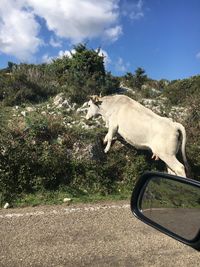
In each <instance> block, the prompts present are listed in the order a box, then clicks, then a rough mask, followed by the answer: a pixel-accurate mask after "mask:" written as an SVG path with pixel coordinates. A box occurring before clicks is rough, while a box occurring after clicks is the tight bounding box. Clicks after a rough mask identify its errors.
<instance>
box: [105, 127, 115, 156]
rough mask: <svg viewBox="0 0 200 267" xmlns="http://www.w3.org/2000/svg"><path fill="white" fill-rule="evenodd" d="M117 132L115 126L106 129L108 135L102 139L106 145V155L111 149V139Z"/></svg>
mask: <svg viewBox="0 0 200 267" xmlns="http://www.w3.org/2000/svg"><path fill="white" fill-rule="evenodd" d="M116 132H117V126H115V127H109V129H108V133H107V134H106V136H105V138H104V144H105V143H107V145H106V147H105V149H104V152H105V153H107V152H108V151H109V149H110V147H111V143H112V139H113V136H114V135H115V134H116Z"/></svg>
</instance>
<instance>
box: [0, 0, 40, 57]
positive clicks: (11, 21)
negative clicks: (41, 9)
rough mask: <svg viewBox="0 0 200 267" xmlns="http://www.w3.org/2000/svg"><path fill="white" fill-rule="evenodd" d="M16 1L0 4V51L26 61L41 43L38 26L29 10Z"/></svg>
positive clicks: (3, 1)
mask: <svg viewBox="0 0 200 267" xmlns="http://www.w3.org/2000/svg"><path fill="white" fill-rule="evenodd" d="M22 2H23V1H18V0H16V1H15V0H10V1H6V0H1V2H0V51H1V52H3V53H5V54H10V55H14V56H16V57H17V58H19V59H21V60H24V61H25V60H27V59H28V58H30V57H31V56H32V55H34V53H35V52H36V51H37V49H38V47H39V46H40V45H41V44H42V43H43V42H42V40H40V38H39V37H37V36H38V33H39V30H40V25H39V24H38V23H37V21H36V20H35V18H34V15H33V14H32V12H31V11H30V10H28V9H27V10H25V9H22V5H21V4H22Z"/></svg>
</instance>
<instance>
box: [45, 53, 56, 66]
mask: <svg viewBox="0 0 200 267" xmlns="http://www.w3.org/2000/svg"><path fill="white" fill-rule="evenodd" d="M53 59H54V57H52V56H49V55H48V54H44V55H43V57H42V62H44V63H47V64H49V63H51V62H52V60H53Z"/></svg>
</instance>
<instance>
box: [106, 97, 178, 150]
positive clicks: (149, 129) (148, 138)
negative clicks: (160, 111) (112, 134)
mask: <svg viewBox="0 0 200 267" xmlns="http://www.w3.org/2000/svg"><path fill="white" fill-rule="evenodd" d="M107 115H108V119H109V123H112V124H115V125H117V127H118V133H119V134H120V135H121V136H122V137H123V138H124V139H125V140H126V141H127V142H128V143H130V144H132V145H134V146H136V147H141V148H148V147H151V145H152V142H155V140H157V141H158V142H159V141H161V140H160V139H161V138H162V139H163V141H165V138H167V136H168V134H169V132H174V133H175V128H174V123H173V122H172V121H171V120H170V119H168V118H164V117H161V116H159V115H157V114H155V113H154V112H153V111H151V110H150V109H148V108H146V107H144V106H143V105H141V104H140V103H138V102H136V101H135V100H133V99H131V98H129V97H127V96H122V95H115V96H110V97H109V98H107ZM157 141H156V142H157Z"/></svg>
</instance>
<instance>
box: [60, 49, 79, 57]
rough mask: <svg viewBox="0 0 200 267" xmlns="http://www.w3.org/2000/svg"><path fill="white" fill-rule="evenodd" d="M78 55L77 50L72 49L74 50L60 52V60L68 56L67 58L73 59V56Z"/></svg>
mask: <svg viewBox="0 0 200 267" xmlns="http://www.w3.org/2000/svg"><path fill="white" fill-rule="evenodd" d="M75 53H76V50H75V49H72V50H70V51H69V50H65V51H63V50H60V51H59V52H58V58H63V57H64V56H67V57H69V58H71V57H72V54H75Z"/></svg>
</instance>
